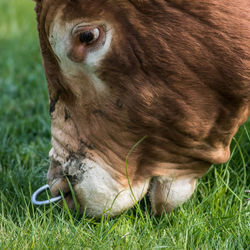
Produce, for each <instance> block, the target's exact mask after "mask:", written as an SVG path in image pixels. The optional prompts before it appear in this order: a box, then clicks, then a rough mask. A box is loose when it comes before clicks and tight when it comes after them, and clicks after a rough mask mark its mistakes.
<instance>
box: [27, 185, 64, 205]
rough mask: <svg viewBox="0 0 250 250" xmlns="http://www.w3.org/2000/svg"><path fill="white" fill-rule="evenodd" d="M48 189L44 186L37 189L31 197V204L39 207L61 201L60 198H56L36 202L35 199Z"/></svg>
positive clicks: (47, 186)
mask: <svg viewBox="0 0 250 250" xmlns="http://www.w3.org/2000/svg"><path fill="white" fill-rule="evenodd" d="M47 189H49V185H48V184H46V185H44V186H42V187H40V188H39V189H37V190H36V191H35V192H34V194H33V195H32V203H33V204H34V205H37V206H41V205H48V204H51V203H54V202H57V201H59V200H61V199H62V196H61V195H60V196H57V197H54V198H51V199H48V200H44V201H38V200H37V197H38V196H39V195H40V194H41V193H43V192H44V191H45V190H47Z"/></svg>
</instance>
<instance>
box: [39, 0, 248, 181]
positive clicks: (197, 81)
mask: <svg viewBox="0 0 250 250" xmlns="http://www.w3.org/2000/svg"><path fill="white" fill-rule="evenodd" d="M36 2H37V6H36V12H37V21H38V30H39V35H40V42H41V50H42V55H43V62H44V68H45V73H46V76H47V81H48V88H49V92H50V100H51V103H52V104H53V105H52V107H54V109H55V111H54V109H52V111H54V112H52V126H53V124H54V125H55V124H58V123H60V124H61V126H62V127H67V124H69V123H71V124H72V126H71V127H74V128H75V132H73V131H71V132H70V131H69V132H68V134H69V137H70V138H71V139H68V140H67V143H66V142H62V144H65V145H64V146H65V147H67V149H68V150H69V151H70V152H74V153H80V154H87V155H89V157H90V156H91V152H92V154H93V155H95V154H96V155H98V156H99V157H101V158H102V159H103V161H105V162H108V163H109V165H111V166H112V168H113V169H112V171H113V173H114V175H115V176H116V178H120V181H121V182H123V181H124V178H125V168H124V165H125V164H124V161H125V157H126V155H127V153H128V151H129V150H130V148H131V147H132V146H133V145H134V144H135V143H136V142H137V141H138V140H140V139H141V138H142V137H144V136H147V138H146V139H145V140H144V141H143V142H142V143H141V144H140V145H139V146H138V147H137V148H136V149H135V151H134V152H133V154H132V156H131V158H130V160H129V165H128V170H129V174H130V178H131V180H132V181H134V182H135V181H137V180H140V179H141V178H147V177H152V176H161V175H167V176H175V177H178V176H185V175H192V176H194V177H200V176H202V175H203V174H204V173H205V172H206V171H207V169H208V168H209V166H210V165H211V164H213V163H216V164H217V163H224V162H226V161H227V160H228V159H229V156H230V151H229V150H230V149H229V146H230V143H231V140H232V137H233V135H234V134H235V133H236V132H237V130H238V128H239V126H240V125H241V124H242V123H244V122H245V121H246V120H247V118H248V117H249V115H250V113H249V110H250V28H249V27H250V12H249V10H250V1H249V0H230V1H228V0H221V1H217V0H193V1H189V0H183V1H182V0H168V1H164V0H145V1H136V0H95V1H92V0H75V1H73V0H41V1H36ZM60 8H62V11H63V19H64V20H65V22H66V21H70V20H73V19H76V18H85V19H86V20H88V21H93V20H106V21H108V22H109V23H111V24H112V26H113V28H114V38H113V41H112V45H111V46H112V47H111V50H110V52H109V53H108V55H106V56H105V58H104V60H103V61H102V65H101V67H100V68H99V69H98V72H97V73H98V76H99V78H100V79H101V80H102V81H103V82H105V84H106V85H107V86H108V88H109V93H110V94H109V96H108V97H106V96H101V95H99V94H98V93H97V92H96V91H95V90H94V89H93V87H91V86H89V85H88V79H87V78H85V76H83V75H79V77H78V78H77V79H74V80H73V79H72V80H71V81H69V80H67V79H65V78H64V77H63V74H62V72H61V70H60V67H59V65H58V61H57V58H56V57H55V55H54V53H53V51H52V49H51V47H50V44H49V41H48V36H47V35H48V32H49V28H50V24H51V22H52V21H53V19H54V17H55V14H56V13H57V11H58V10H59V9H60ZM73 82H74V84H73ZM76 85H84V86H89V87H88V88H87V90H86V88H82V89H81V88H80V89H77V90H76V89H74V88H75V87H74V86H76ZM76 93H77V95H76ZM57 109H58V110H61V111H58V110H57ZM63 110H64V111H63ZM65 110H66V111H65ZM60 117H61V118H60ZM65 117H67V119H66V118H65ZM57 119H58V120H60V122H57V121H55V120H57ZM66 144H67V145H66Z"/></svg>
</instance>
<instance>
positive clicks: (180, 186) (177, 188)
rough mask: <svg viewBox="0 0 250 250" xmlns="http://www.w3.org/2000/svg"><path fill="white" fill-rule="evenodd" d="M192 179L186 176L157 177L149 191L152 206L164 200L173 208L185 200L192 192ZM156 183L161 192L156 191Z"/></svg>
mask: <svg viewBox="0 0 250 250" xmlns="http://www.w3.org/2000/svg"><path fill="white" fill-rule="evenodd" d="M193 180H194V179H193V178H190V177H187V178H185V179H177V180H175V179H170V178H167V177H163V176H162V177H157V179H156V182H155V183H154V184H153V187H152V189H151V191H150V195H151V201H152V203H153V204H152V206H153V207H154V205H155V204H157V203H158V202H164V203H165V204H168V205H170V206H171V207H172V208H175V207H177V206H179V205H181V204H183V203H184V202H185V201H187V200H188V199H189V198H190V196H191V195H192V194H193V192H194V189H195V185H192V184H191V183H192V181H193ZM156 185H160V186H161V187H160V188H161V194H159V193H157V191H156V190H157V189H156Z"/></svg>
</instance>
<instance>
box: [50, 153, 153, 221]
mask: <svg viewBox="0 0 250 250" xmlns="http://www.w3.org/2000/svg"><path fill="white" fill-rule="evenodd" d="M52 151H53V150H52ZM47 179H48V184H49V186H50V191H51V193H52V195H53V196H58V195H60V194H63V196H64V199H65V201H66V203H67V205H68V207H69V208H70V209H75V208H76V207H79V208H80V211H82V212H83V211H86V214H87V215H90V216H100V215H102V214H107V213H108V214H109V215H111V216H114V215H117V214H120V213H121V212H123V211H124V210H126V209H128V208H130V207H132V206H133V205H134V204H135V203H136V202H137V201H138V200H140V199H141V198H142V197H143V196H144V195H145V194H146V192H147V190H148V187H149V182H150V179H146V180H143V181H142V182H140V183H137V184H136V185H133V187H132V188H130V187H129V186H126V185H122V184H121V183H119V182H118V181H117V180H116V179H115V178H113V177H112V176H111V175H110V173H109V172H108V171H106V170H105V169H104V168H103V166H101V165H100V164H98V163H97V162H95V161H94V160H93V159H88V158H86V157H84V156H80V155H71V156H69V157H68V158H67V159H66V160H65V162H59V161H58V158H56V155H55V157H53V156H51V165H50V169H49V172H48V176H47ZM72 191H73V193H72ZM76 201H77V202H78V203H76Z"/></svg>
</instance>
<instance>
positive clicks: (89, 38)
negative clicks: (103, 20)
mask: <svg viewBox="0 0 250 250" xmlns="http://www.w3.org/2000/svg"><path fill="white" fill-rule="evenodd" d="M99 36H100V31H99V29H97V28H95V29H93V30H87V31H84V32H81V33H80V34H79V40H80V42H81V43H85V44H90V43H93V42H95V41H96V40H97V39H98V38H99Z"/></svg>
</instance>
